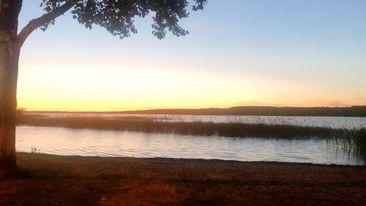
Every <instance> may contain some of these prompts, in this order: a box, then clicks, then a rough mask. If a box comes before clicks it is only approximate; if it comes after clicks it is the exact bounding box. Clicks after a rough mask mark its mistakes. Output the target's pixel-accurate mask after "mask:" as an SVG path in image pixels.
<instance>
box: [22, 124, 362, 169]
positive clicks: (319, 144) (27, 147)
mask: <svg viewBox="0 0 366 206" xmlns="http://www.w3.org/2000/svg"><path fill="white" fill-rule="evenodd" d="M32 148H33V149H37V150H38V151H39V152H41V153H48V154H57V155H81V156H128V157H169V158H199V159H223V160H240V161H284V162H309V163H322V164H348V165H362V164H364V162H363V161H362V160H361V159H358V158H357V157H356V156H352V155H349V154H347V153H345V152H343V150H342V148H341V146H340V145H336V144H335V143H330V142H327V141H326V140H320V139H316V138H314V139H307V140H273V139H259V138H227V137H212V136H211V137H197V136H187V135H176V134H147V133H141V132H123V131H101V130H91V129H67V128H55V127H33V126H19V127H17V150H18V151H21V152H31V150H32Z"/></svg>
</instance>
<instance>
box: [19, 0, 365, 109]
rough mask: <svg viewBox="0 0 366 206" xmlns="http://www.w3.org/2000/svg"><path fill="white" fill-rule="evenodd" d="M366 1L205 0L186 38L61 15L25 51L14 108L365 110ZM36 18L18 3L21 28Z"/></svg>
mask: <svg viewBox="0 0 366 206" xmlns="http://www.w3.org/2000/svg"><path fill="white" fill-rule="evenodd" d="M365 11H366V2H365V1H364V0H322V1H319V0H306V1H304V0H279V1H273V0H225V1H222V0H209V1H208V4H207V6H206V8H205V9H204V10H203V11H199V12H194V13H192V14H191V16H190V17H189V18H188V19H184V20H182V21H181V25H182V26H183V27H184V28H186V29H188V30H189V31H190V34H189V35H187V36H185V37H179V38H178V37H175V36H173V35H168V36H167V37H166V38H165V39H164V40H158V39H156V38H155V37H154V36H153V35H152V34H151V32H152V29H151V23H152V21H151V19H136V26H137V28H138V34H135V35H133V36H131V37H129V38H125V39H122V40H121V39H119V38H117V37H113V36H112V35H110V34H109V33H108V32H107V31H105V30H104V29H102V28H99V27H94V28H93V29H92V30H88V29H85V27H84V26H82V25H80V24H78V23H77V21H75V20H74V19H72V17H71V15H70V14H66V15H64V16H62V17H60V18H58V19H57V20H56V24H55V25H54V26H51V27H50V28H49V29H48V30H47V31H46V32H43V31H41V30H37V31H36V32H34V33H33V34H32V35H31V36H30V37H29V39H28V40H27V41H26V43H25V45H24V47H23V48H22V53H21V59H20V66H19V78H18V107H19V108H25V109H27V110H38V111H39V110H44V111H55V110H59V111H117V110H139V109H153V108H207V107H232V106H239V105H262V106H263V105H270V106H305V107H310V106H350V105H366V81H365V77H366V35H365V34H366V12H365ZM40 14H42V10H41V8H39V3H36V1H35V0H24V3H23V9H22V11H21V17H20V27H23V26H24V25H25V24H26V23H27V22H28V21H29V20H30V19H32V18H35V17H38V16H39V15H40Z"/></svg>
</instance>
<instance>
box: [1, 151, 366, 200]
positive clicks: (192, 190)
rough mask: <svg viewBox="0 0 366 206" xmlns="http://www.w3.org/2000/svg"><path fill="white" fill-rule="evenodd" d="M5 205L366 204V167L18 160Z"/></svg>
mask: <svg viewBox="0 0 366 206" xmlns="http://www.w3.org/2000/svg"><path fill="white" fill-rule="evenodd" d="M17 158H18V165H19V167H20V168H22V169H23V170H25V171H26V172H27V173H28V177H26V178H23V179H12V180H9V179H2V180H1V184H0V205H22V204H23V205H24V204H28V205H121V204H124V205H137V204H140V205H362V204H364V200H365V199H366V175H365V174H366V167H364V166H332V165H313V164H296V163H271V162H237V161H219V160H188V159H187V160H184V159H161V158H152V159H137V158H99V157H70V156H52V155H43V154H25V153H19V154H18V155H17Z"/></svg>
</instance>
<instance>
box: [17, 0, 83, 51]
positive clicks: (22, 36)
mask: <svg viewBox="0 0 366 206" xmlns="http://www.w3.org/2000/svg"><path fill="white" fill-rule="evenodd" d="M76 2H77V1H76V0H71V1H68V2H66V3H65V4H64V5H62V6H60V7H58V8H56V9H55V10H53V11H51V12H49V13H46V14H43V15H42V16H40V17H38V18H36V19H32V20H31V21H29V23H28V24H27V25H26V26H25V27H24V28H23V29H22V31H21V32H20V33H19V35H18V44H19V47H21V46H22V45H23V43H24V42H25V40H26V39H27V38H28V36H29V35H30V34H31V33H32V32H33V31H34V30H36V29H37V28H39V27H41V26H42V25H45V24H48V23H50V22H51V21H52V20H54V19H56V18H57V17H59V16H61V15H63V14H64V13H65V12H66V11H68V10H69V9H71V8H72V7H73V6H74V5H75V4H76Z"/></svg>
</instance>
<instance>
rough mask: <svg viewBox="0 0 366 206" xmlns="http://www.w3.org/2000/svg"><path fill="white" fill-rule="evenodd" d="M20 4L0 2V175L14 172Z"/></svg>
mask: <svg viewBox="0 0 366 206" xmlns="http://www.w3.org/2000/svg"><path fill="white" fill-rule="evenodd" d="M21 8H22V0H1V1H0V173H4V172H5V173H8V172H9V171H10V172H13V171H14V169H16V159H15V118H16V108H17V99H16V96H17V95H16V93H17V79H18V61H19V53H20V44H19V41H18V38H17V35H18V17H19V12H20V10H21Z"/></svg>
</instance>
